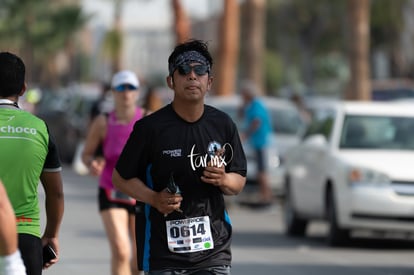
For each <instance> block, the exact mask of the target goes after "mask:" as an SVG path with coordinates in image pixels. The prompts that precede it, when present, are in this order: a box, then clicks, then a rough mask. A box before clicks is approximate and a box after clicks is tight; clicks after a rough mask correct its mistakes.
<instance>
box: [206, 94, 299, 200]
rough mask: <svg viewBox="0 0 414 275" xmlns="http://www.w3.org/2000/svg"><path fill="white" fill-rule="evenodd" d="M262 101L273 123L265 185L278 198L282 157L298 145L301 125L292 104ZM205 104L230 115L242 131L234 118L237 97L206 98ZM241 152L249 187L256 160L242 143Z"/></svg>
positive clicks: (265, 99)
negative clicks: (245, 162)
mask: <svg viewBox="0 0 414 275" xmlns="http://www.w3.org/2000/svg"><path fill="white" fill-rule="evenodd" d="M263 102H264V103H265V104H266V106H267V107H268V109H269V112H270V115H271V118H272V124H273V135H272V137H271V145H270V146H269V149H268V151H267V155H266V158H267V166H268V169H269V182H270V185H271V187H272V190H273V191H274V192H275V194H277V195H282V194H283V189H282V188H283V175H284V172H283V169H284V168H283V167H284V166H283V157H284V154H285V152H286V151H287V150H288V149H289V148H291V147H292V146H295V145H296V144H298V142H299V140H300V135H301V134H302V133H303V130H304V126H305V124H304V121H303V120H302V119H301V116H300V114H299V111H298V110H297V108H296V106H295V105H294V104H293V103H292V102H290V101H288V100H285V99H279V98H274V97H264V98H263ZM206 103H207V104H209V105H212V106H215V107H216V108H218V109H220V110H222V111H224V112H226V113H227V114H228V115H230V117H231V118H232V119H233V120H234V121H235V122H236V124H237V127H238V129H239V131H242V129H243V128H244V125H243V120H242V118H241V117H240V116H238V112H239V109H240V107H241V104H242V99H241V98H240V97H239V96H230V97H208V98H207V100H206ZM243 149H244V151H245V154H246V158H247V181H248V183H250V184H255V182H256V178H255V176H256V161H255V154H254V151H253V149H252V148H251V147H250V146H249V144H248V143H247V142H243Z"/></svg>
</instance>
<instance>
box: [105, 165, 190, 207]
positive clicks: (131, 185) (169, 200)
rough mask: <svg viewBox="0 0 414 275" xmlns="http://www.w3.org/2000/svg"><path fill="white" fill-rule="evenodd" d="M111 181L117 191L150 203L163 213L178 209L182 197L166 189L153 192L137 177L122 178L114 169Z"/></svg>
mask: <svg viewBox="0 0 414 275" xmlns="http://www.w3.org/2000/svg"><path fill="white" fill-rule="evenodd" d="M112 182H113V184H114V186H115V187H116V188H117V189H118V190H119V191H121V192H123V193H125V194H127V195H129V196H131V197H133V198H134V199H136V200H138V201H141V202H144V203H146V204H149V205H151V206H152V207H154V208H156V209H157V210H158V211H159V212H161V213H163V214H169V213H171V212H173V211H175V210H179V209H180V205H181V201H182V199H183V198H182V196H181V195H179V194H172V193H169V192H167V191H166V190H163V191H161V192H155V191H154V190H152V189H150V188H148V187H147V186H146V185H145V184H144V183H143V182H142V181H141V180H140V179H138V178H132V179H124V178H123V177H121V175H120V174H119V173H118V171H117V170H116V169H114V171H113V173H112Z"/></svg>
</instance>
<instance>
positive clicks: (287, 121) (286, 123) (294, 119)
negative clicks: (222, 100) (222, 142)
mask: <svg viewBox="0 0 414 275" xmlns="http://www.w3.org/2000/svg"><path fill="white" fill-rule="evenodd" d="M219 109H220V110H222V111H223V112H225V113H227V114H228V115H229V116H230V117H231V118H232V119H233V120H234V121H235V122H236V124H237V127H238V128H239V129H243V126H244V125H243V121H242V119H241V118H240V117H239V116H238V113H237V112H238V110H237V107H234V106H220V107H219ZM269 112H270V115H271V117H272V127H273V131H275V132H276V134H288V135H296V134H298V133H300V131H301V130H302V127H304V125H303V122H302V120H301V119H300V116H299V113H298V112H295V111H294V110H289V109H287V108H283V109H269Z"/></svg>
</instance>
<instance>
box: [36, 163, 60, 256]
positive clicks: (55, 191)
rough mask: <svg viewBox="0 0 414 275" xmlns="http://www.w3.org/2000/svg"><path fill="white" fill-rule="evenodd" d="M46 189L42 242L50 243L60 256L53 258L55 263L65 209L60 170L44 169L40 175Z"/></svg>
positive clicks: (44, 243)
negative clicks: (44, 224)
mask: <svg viewBox="0 0 414 275" xmlns="http://www.w3.org/2000/svg"><path fill="white" fill-rule="evenodd" d="M40 181H41V182H42V185H43V188H44V190H45V198H46V199H45V209H46V227H45V231H44V233H43V236H42V244H43V245H46V244H50V245H51V246H52V248H53V249H54V250H55V251H56V254H57V255H58V258H57V259H55V260H52V263H55V262H57V261H58V259H59V240H58V236H59V229H60V225H61V223H62V218H63V211H64V197H63V184H62V176H61V173H60V171H57V172H46V171H43V172H42V174H41V176H40Z"/></svg>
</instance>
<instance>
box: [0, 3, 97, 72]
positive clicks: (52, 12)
mask: <svg viewBox="0 0 414 275" xmlns="http://www.w3.org/2000/svg"><path fill="white" fill-rule="evenodd" d="M0 15H1V16H0V47H2V48H5V49H13V50H14V51H16V52H20V53H22V54H24V55H25V56H32V57H33V60H32V62H33V64H32V66H33V68H40V69H41V68H42V67H44V63H45V60H48V61H50V60H53V59H54V56H55V55H56V54H57V53H58V52H59V51H61V50H63V49H64V47H65V46H66V45H67V43H68V42H69V41H71V40H72V39H73V37H74V35H75V34H76V32H77V31H78V30H80V29H81V27H82V26H84V24H85V23H86V22H87V20H88V19H89V18H88V17H87V16H85V15H83V14H82V10H81V7H80V6H78V5H62V4H59V3H58V2H52V1H50V0H36V1H32V0H2V1H0Z"/></svg>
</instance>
